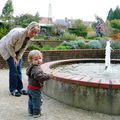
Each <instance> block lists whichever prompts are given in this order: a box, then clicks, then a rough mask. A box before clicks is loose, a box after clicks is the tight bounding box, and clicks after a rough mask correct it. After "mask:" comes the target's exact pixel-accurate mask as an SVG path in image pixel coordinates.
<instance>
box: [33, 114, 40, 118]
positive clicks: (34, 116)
mask: <svg viewBox="0 0 120 120" xmlns="http://www.w3.org/2000/svg"><path fill="white" fill-rule="evenodd" d="M40 116H41V114H38V115H33V118H38V117H40Z"/></svg>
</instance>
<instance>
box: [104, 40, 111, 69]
mask: <svg viewBox="0 0 120 120" xmlns="http://www.w3.org/2000/svg"><path fill="white" fill-rule="evenodd" d="M110 42H111V40H108V41H107V43H106V48H105V70H108V69H110V67H111V66H110V64H111V62H110V56H111V47H110Z"/></svg>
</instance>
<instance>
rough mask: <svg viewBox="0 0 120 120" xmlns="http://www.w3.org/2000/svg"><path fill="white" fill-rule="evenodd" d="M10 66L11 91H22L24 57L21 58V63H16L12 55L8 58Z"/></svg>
mask: <svg viewBox="0 0 120 120" xmlns="http://www.w3.org/2000/svg"><path fill="white" fill-rule="evenodd" d="M7 64H8V66H9V91H10V92H13V91H14V90H18V91H20V90H21V89H22V88H23V83H22V72H21V68H22V59H20V60H19V63H18V64H17V65H16V64H15V63H14V60H13V58H12V57H10V58H9V59H8V60H7Z"/></svg>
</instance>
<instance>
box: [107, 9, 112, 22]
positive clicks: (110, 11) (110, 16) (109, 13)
mask: <svg viewBox="0 0 120 120" xmlns="http://www.w3.org/2000/svg"><path fill="white" fill-rule="evenodd" d="M112 19H113V9H112V8H111V9H110V10H109V12H108V16H107V20H112Z"/></svg>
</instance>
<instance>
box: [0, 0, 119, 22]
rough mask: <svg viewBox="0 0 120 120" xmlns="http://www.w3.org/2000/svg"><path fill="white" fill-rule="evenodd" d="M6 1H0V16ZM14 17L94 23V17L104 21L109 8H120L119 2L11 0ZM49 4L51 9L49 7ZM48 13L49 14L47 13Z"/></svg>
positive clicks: (94, 0) (95, 0) (113, 0)
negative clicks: (32, 16) (31, 16)
mask: <svg viewBox="0 0 120 120" xmlns="http://www.w3.org/2000/svg"><path fill="white" fill-rule="evenodd" d="M6 1H7V0H0V14H1V13H2V9H3V7H4V6H5V3H6ZM12 2H13V8H14V16H16V15H21V14H26V13H29V14H32V15H35V14H36V13H37V12H38V13H39V15H40V17H48V16H50V17H52V18H53V20H55V19H65V18H66V17H67V18H68V19H81V20H83V21H95V15H97V16H99V17H101V18H102V19H103V20H104V21H105V20H106V17H107V15H108V12H109V10H110V8H112V9H113V10H115V8H116V6H119V8H120V0H12ZM49 4H51V7H49ZM48 11H49V12H48Z"/></svg>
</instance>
